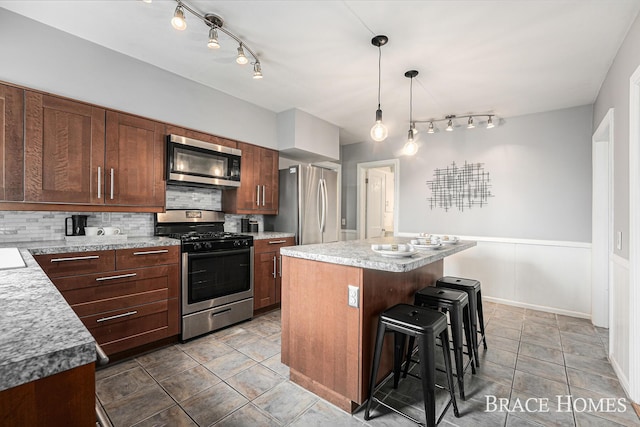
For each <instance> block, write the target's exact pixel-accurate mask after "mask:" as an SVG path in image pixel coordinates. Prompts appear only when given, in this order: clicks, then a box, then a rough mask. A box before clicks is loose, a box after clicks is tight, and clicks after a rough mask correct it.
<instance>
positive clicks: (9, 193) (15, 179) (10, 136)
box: [0, 84, 24, 201]
mask: <svg viewBox="0 0 640 427" xmlns="http://www.w3.org/2000/svg"><path fill="white" fill-rule="evenodd" d="M0 111H1V114H0V130H2V132H1V133H0V200H2V201H22V200H23V199H24V185H23V178H24V144H23V137H24V90H22V89H18V88H15V87H11V86H6V85H1V84H0Z"/></svg>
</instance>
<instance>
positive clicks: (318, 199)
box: [316, 179, 324, 233]
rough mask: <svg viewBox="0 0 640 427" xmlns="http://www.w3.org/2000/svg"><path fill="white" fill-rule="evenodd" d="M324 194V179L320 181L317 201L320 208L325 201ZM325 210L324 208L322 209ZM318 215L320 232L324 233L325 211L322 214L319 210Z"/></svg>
mask: <svg viewBox="0 0 640 427" xmlns="http://www.w3.org/2000/svg"><path fill="white" fill-rule="evenodd" d="M322 197H323V194H322V179H319V180H318V192H317V194H316V201H317V202H318V208H319V207H320V206H322V204H323V202H324V200H322ZM322 209H324V207H323V208H322ZM317 214H318V218H317V220H318V230H319V231H320V232H321V233H322V216H323V215H324V211H323V212H320V209H318V210H317Z"/></svg>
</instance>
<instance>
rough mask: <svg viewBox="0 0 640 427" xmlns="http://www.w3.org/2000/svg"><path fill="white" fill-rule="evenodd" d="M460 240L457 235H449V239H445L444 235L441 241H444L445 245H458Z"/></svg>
mask: <svg viewBox="0 0 640 427" xmlns="http://www.w3.org/2000/svg"><path fill="white" fill-rule="evenodd" d="M459 241H460V239H458V238H457V237H451V236H450V237H449V240H444V239H443V238H442V237H440V243H442V244H443V245H457V244H458V242H459Z"/></svg>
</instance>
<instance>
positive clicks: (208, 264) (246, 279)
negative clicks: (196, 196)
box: [155, 210, 253, 340]
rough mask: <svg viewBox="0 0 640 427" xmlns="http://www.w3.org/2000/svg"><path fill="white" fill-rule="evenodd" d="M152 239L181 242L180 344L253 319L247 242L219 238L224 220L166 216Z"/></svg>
mask: <svg viewBox="0 0 640 427" xmlns="http://www.w3.org/2000/svg"><path fill="white" fill-rule="evenodd" d="M155 234H156V235H157V236H169V237H174V238H178V239H180V240H181V241H182V266H181V270H182V280H181V283H182V295H181V297H182V303H181V308H182V310H181V311H182V339H183V340H187V339H189V338H193V337H195V336H198V335H202V334H205V333H207V332H211V331H214V330H216V329H220V328H223V327H225V326H229V325H232V324H234V323H238V322H241V321H243V320H247V319H251V317H252V316H253V237H252V236H248V235H243V234H235V233H225V232H224V214H223V213H222V212H217V211H206V210H168V211H167V212H164V213H157V214H156V215H155Z"/></svg>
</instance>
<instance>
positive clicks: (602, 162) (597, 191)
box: [591, 108, 613, 328]
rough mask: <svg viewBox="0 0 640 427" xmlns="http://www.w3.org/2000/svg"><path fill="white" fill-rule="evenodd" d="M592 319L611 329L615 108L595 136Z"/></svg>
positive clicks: (593, 158)
mask: <svg viewBox="0 0 640 427" xmlns="http://www.w3.org/2000/svg"><path fill="white" fill-rule="evenodd" d="M592 143H593V144H592V162H593V163H592V168H593V171H592V188H593V196H592V204H591V213H592V215H591V217H592V223H591V224H592V225H591V228H592V231H591V322H592V323H593V324H594V325H595V326H600V327H603V328H608V327H609V324H610V323H611V322H610V321H609V313H610V312H611V302H610V301H609V300H610V298H609V291H610V282H611V280H610V277H611V273H610V269H609V263H610V262H611V261H610V260H611V256H612V255H613V242H612V240H613V239H612V236H613V202H612V200H613V187H612V185H613V179H612V174H613V108H611V109H609V111H608V112H607V114H606V116H605V117H604V118H603V119H602V122H601V123H600V125H599V126H598V129H597V130H596V131H595V133H594V134H593V137H592Z"/></svg>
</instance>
